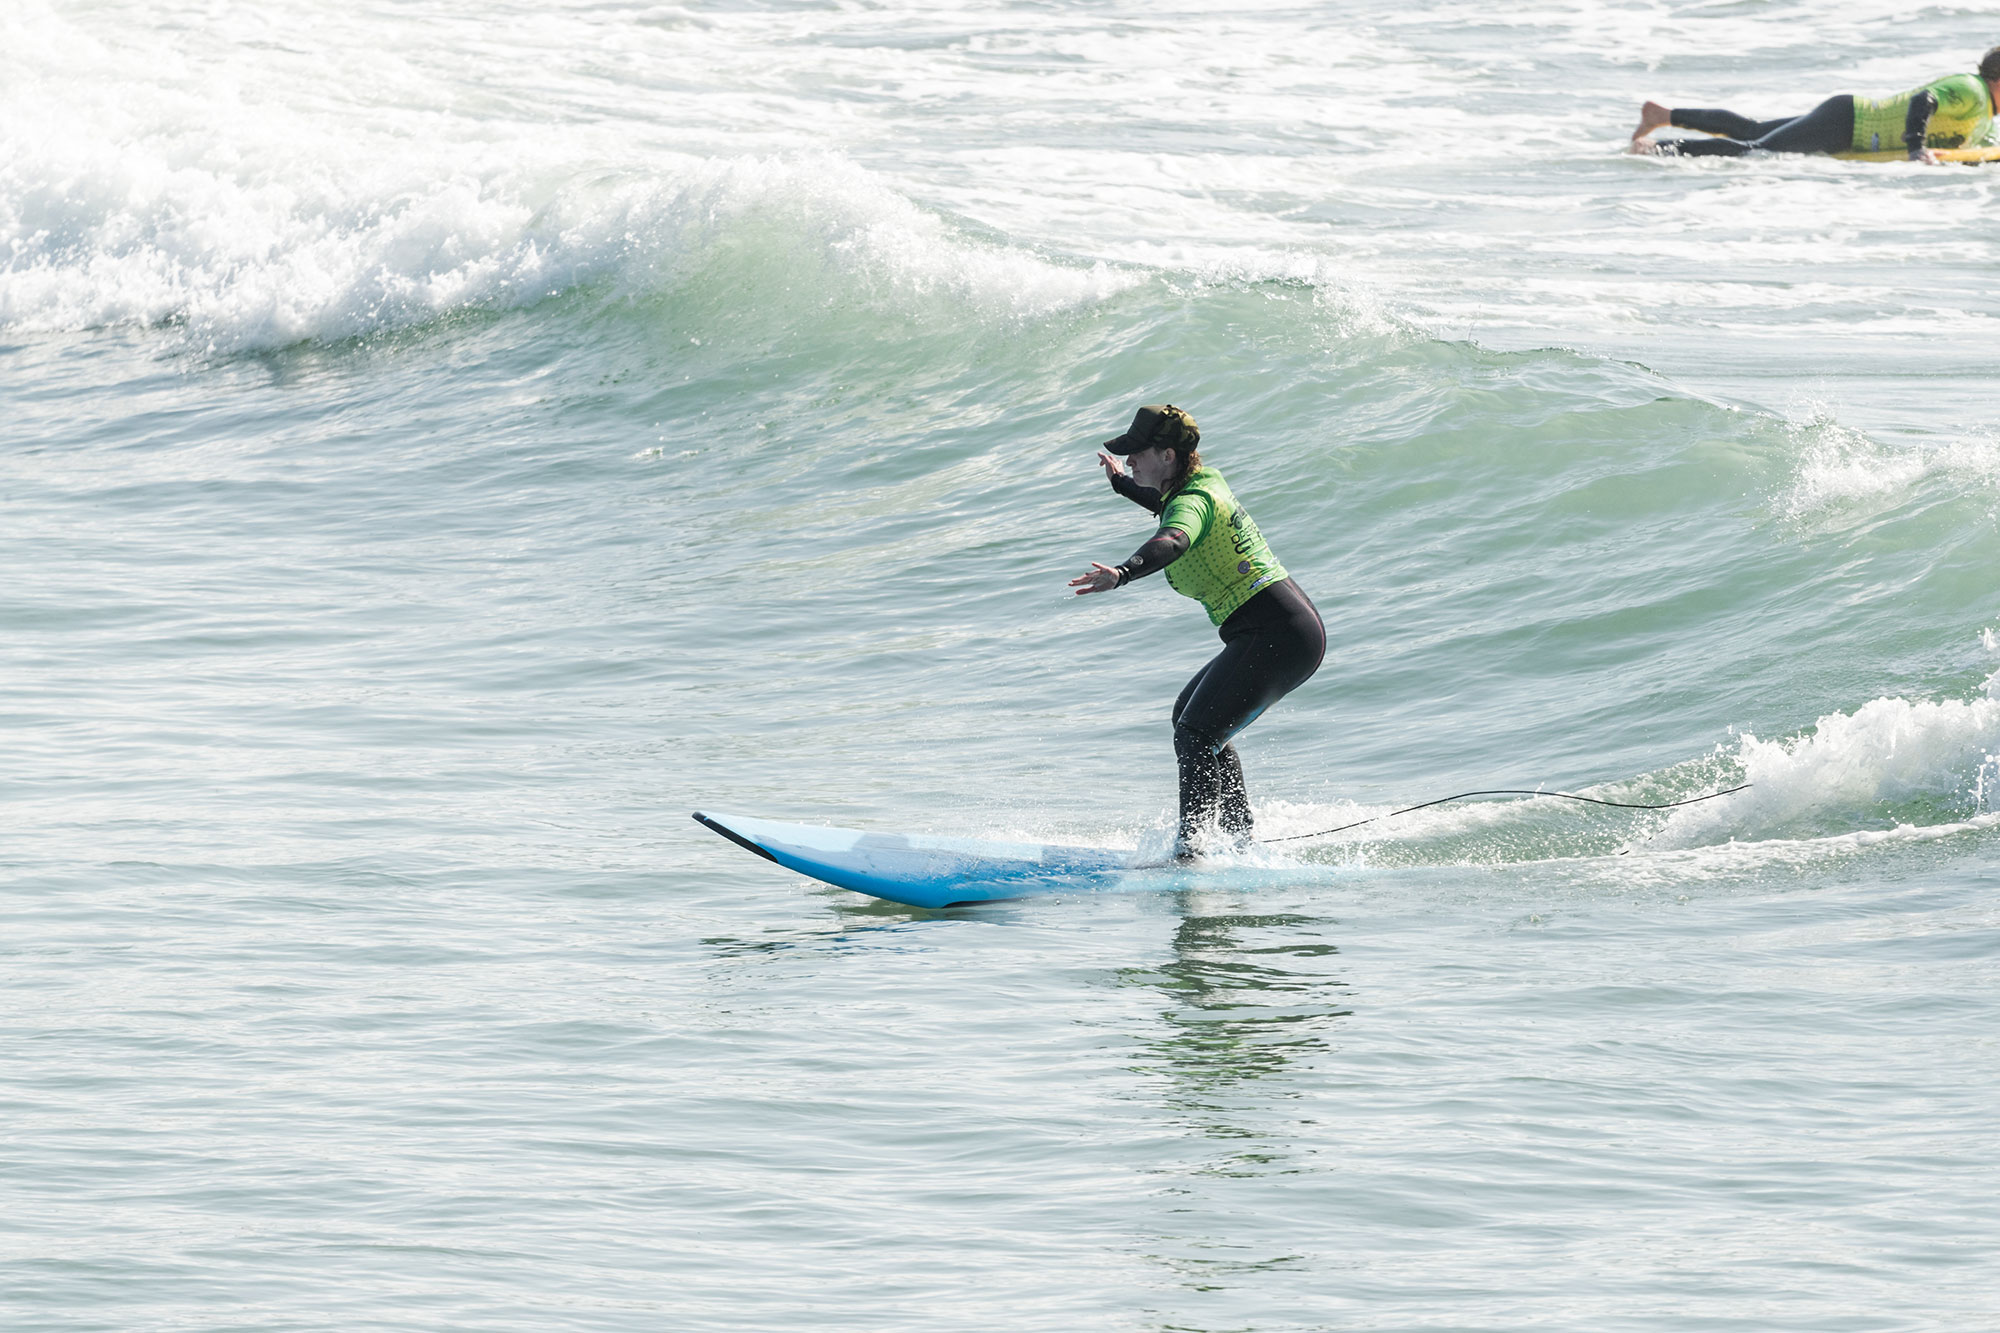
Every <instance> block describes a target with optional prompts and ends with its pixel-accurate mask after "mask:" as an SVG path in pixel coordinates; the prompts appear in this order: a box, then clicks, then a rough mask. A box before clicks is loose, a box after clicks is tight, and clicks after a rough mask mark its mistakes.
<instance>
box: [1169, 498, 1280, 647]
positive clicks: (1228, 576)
mask: <svg viewBox="0 0 2000 1333" xmlns="http://www.w3.org/2000/svg"><path fill="white" fill-rule="evenodd" d="M1160 528H1161V530H1163V531H1164V530H1165V529H1167V528H1179V529H1180V530H1181V531H1182V532H1184V533H1186V534H1187V539H1188V548H1187V552H1186V554H1184V555H1182V556H1181V558H1180V559H1178V560H1176V561H1174V562H1173V563H1172V564H1171V565H1168V566H1167V582H1168V583H1171V584H1173V585H1174V591H1175V592H1177V593H1180V594H1181V595H1182V596H1184V597H1192V598H1194V599H1195V600H1196V601H1198V602H1200V603H1201V604H1202V606H1204V607H1205V608H1207V610H1208V618H1209V620H1210V621H1211V622H1213V623H1214V624H1217V625H1220V624H1221V623H1222V622H1223V621H1225V620H1227V619H1229V613H1230V612H1232V611H1234V610H1235V609H1236V608H1237V607H1239V606H1241V605H1243V603H1245V602H1247V601H1249V600H1250V599H1251V598H1252V597H1253V596H1255V595H1256V594H1257V593H1258V592H1260V591H1262V590H1263V589H1265V588H1268V587H1270V586H1271V585H1272V584H1273V583H1277V582H1278V581H1280V580H1281V579H1283V578H1284V577H1285V567H1284V566H1283V565H1281V564H1279V563H1278V558H1277V557H1276V556H1274V555H1272V554H1271V548H1270V547H1269V546H1268V545H1266V544H1265V542H1264V534H1263V533H1261V532H1259V531H1257V522H1256V520H1255V519H1253V518H1251V517H1250V515H1249V513H1248V512H1246V511H1245V510H1244V508H1243V506H1242V505H1240V504H1238V503H1237V502H1236V497H1235V496H1234V495H1233V494H1231V493H1230V490H1229V483H1228V482H1226V481H1224V480H1223V479H1222V474H1221V473H1220V472H1217V471H1216V470H1215V469H1214V468H1212V467H1203V468H1196V469H1195V470H1194V471H1193V472H1192V473H1190V474H1189V475H1188V479H1187V481H1186V483H1185V484H1183V485H1182V486H1181V488H1180V489H1179V490H1177V491H1175V492H1174V493H1173V496H1172V497H1171V498H1170V499H1168V501H1167V503H1166V507H1165V508H1164V509H1162V510H1161V511H1160Z"/></svg>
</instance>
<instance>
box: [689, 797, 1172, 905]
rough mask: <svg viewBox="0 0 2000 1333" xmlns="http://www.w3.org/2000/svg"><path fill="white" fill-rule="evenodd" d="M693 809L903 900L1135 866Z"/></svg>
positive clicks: (770, 850) (730, 835)
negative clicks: (784, 822) (780, 821)
mask: <svg viewBox="0 0 2000 1333" xmlns="http://www.w3.org/2000/svg"><path fill="white" fill-rule="evenodd" d="M694 817H695V819H696V820H697V821H699V822H700V823H702V824H704V825H706V826H707V827H709V828H711V829H714V830H715V831H716V832H717V833H720V834H721V835H722V836H723V837H725V838H727V839H729V840H730V841H731V842H733V843H735V844H736V845H737V846H739V847H742V848H744V849H746V850H748V851H752V852H755V853H757V855H759V856H761V857H763V858H764V859H765V860H767V861H775V862H777V863H778V864H779V865H781V866H783V867H785V868H786V869H787V870H796V871H798V872H799V873H800V874H801V875H810V876H812V877H813V878H814V879H817V880H822V881H824V882H825V883H828V884H833V885H836V886H838V887H840V888H843V889H852V890H854V891H855V892H856V893H865V894H868V895H870V896H871V897H876V898H886V899H888V900H889V901H890V902H892V903H904V904H907V905H908V906H911V907H958V906H961V905H963V904H966V903H985V902H995V901H998V900H1000V899H1003V898H1025V897H1028V896H1029V895H1031V894H1038V893H1064V892H1074V891H1078V890H1087V889H1100V888H1105V887H1108V886H1109V885H1111V884H1114V883H1116V882H1117V881H1118V880H1120V879H1121V878H1123V877H1124V875H1125V872H1126V871H1128V870H1131V869H1136V868H1137V867H1134V866H1133V864H1132V862H1133V857H1134V854H1133V852H1131V851H1130V850H1127V849H1120V848H1115V847H1064V846H1059V845H1057V844H1054V843H1042V842H989V841H986V840H983V839H979V838H947V837H933V836H931V835H929V834H924V833H864V832H862V831H861V830H859V829H849V828H822V827H818V826H816V825H812V824H783V823H779V822H778V821H777V820H774V819H752V818H749V817H747V816H743V815H721V814H714V815H710V814H703V813H701V812H700V811H698V810H697V811H696V812H695V816H694Z"/></svg>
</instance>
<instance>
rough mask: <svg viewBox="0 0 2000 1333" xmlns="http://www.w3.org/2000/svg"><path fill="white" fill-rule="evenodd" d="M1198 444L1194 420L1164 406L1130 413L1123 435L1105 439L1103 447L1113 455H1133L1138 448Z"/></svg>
mask: <svg viewBox="0 0 2000 1333" xmlns="http://www.w3.org/2000/svg"><path fill="white" fill-rule="evenodd" d="M1200 443H1201V427H1199V426H1197V425H1195V424H1194V418H1193V417H1191V416H1189V415H1188V414H1187V413H1185V412H1183V411H1181V410H1180V409H1179V408H1178V407H1175V406H1174V405H1173V404H1172V403H1167V404H1165V405H1164V406H1161V407H1142V408H1140V409H1139V410H1138V411H1137V412H1135V413H1133V414H1132V425H1131V428H1130V429H1128V430H1127V431H1126V432H1125V433H1124V434H1123V435H1120V436H1118V437H1117V438H1116V439H1111V440H1106V441H1105V442H1104V447H1105V448H1106V449H1109V450H1110V451H1111V452H1112V453H1114V454H1134V453H1138V452H1139V451H1140V450H1141V449H1183V450H1186V449H1193V448H1195V447H1196V446H1197V445H1199V444H1200Z"/></svg>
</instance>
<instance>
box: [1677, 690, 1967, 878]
mask: <svg viewBox="0 0 2000 1333" xmlns="http://www.w3.org/2000/svg"><path fill="white" fill-rule="evenodd" d="M1996 751H2000V697H1996V695H1995V693H1994V691H1993V689H1992V682H1990V681H1989V682H1988V691H1987V693H1986V695H1985V696H1984V697H1981V698H1974V699H1964V700H1961V699H1943V700H1936V701H1931V700H1911V699H1902V698H1884V699H1874V700H1871V701H1870V702H1868V703H1866V704H1863V705H1862V706H1861V707H1860V708H1857V709H1856V710H1854V711H1853V712H1852V713H1830V714H1828V715H1827V716H1825V717H1822V718H1820V719H1819V721H1818V722H1817V723H1816V724H1815V726H1814V729H1813V731H1812V733H1811V734H1810V735H1805V736H1798V737H1793V738H1790V739H1782V740H1773V741H1764V740H1759V739H1758V738H1757V737H1756V736H1754V735H1751V734H1749V733H1744V734H1743V735H1741V736H1740V737H1738V739H1737V743H1736V753H1735V756H1734V757H1735V760H1736V763H1737V764H1738V765H1739V766H1740V767H1741V770H1742V773H1743V780H1744V781H1746V782H1748V783H1750V784H1751V790H1749V791H1747V792H1743V793H1741V794H1740V795H1737V796H1732V797H1730V798H1729V799H1728V800H1726V801H1717V802H1712V803H1704V804H1701V805H1694V806H1688V807H1685V808H1683V809H1680V810H1676V811H1674V813H1673V814H1672V816H1670V817H1669V819H1668V821H1667V824H1666V827H1665V828H1664V829H1663V830H1662V831H1661V832H1660V834H1659V835H1658V837H1657V838H1656V839H1655V841H1656V842H1657V843H1659V844H1660V845H1662V846H1666V847H1687V846H1693V845H1696V844H1700V843H1707V842H1715V841H1719V840H1722V839H1725V838H1733V839H1738V840H1750V839H1755V838H1758V837H1762V836H1784V835H1785V834H1786V833H1787V832H1788V831H1791V830H1796V829H1797V828H1798V827H1799V826H1800V825H1801V824H1805V825H1808V826H1810V825H1813V824H1819V825H1824V824H1826V823H1827V822H1830V821H1853V820H1856V819H1866V818H1879V807H1880V805H1881V803H1882V802H1885V801H1900V800H1908V799H1911V798H1914V797H1920V796H1935V797H1940V798H1944V799H1947V800H1952V799H1956V800H1962V801H1965V802H1966V803H1967V804H1968V805H1969V806H1970V807H1971V810H1970V811H1968V814H1971V813H1975V812H1976V813H1978V814H1984V813H1986V812H1988V811H1989V810H1990V809H1991V807H1992V806H1993V803H1994V798H1995V795H1996V787H1995V780H1996V778H2000V760H1996V756H1995V752H1996ZM1871 832H1879V830H1874V831H1871ZM1841 836H1853V835H1841Z"/></svg>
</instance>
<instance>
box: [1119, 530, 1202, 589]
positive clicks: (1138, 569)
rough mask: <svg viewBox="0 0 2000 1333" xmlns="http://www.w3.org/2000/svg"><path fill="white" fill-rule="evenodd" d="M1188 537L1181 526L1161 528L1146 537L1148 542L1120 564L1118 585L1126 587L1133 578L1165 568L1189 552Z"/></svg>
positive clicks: (1143, 576)
mask: <svg viewBox="0 0 2000 1333" xmlns="http://www.w3.org/2000/svg"><path fill="white" fill-rule="evenodd" d="M1187 548H1188V538H1187V534H1186V533H1185V532H1182V531H1181V530H1180V529H1179V528H1161V529H1160V530H1159V531H1158V532H1156V533H1154V534H1153V535H1152V536H1151V537H1148V538H1147V539H1146V544H1145V545H1144V546H1141V547H1140V548H1139V549H1138V550H1136V551H1134V552H1132V556H1131V558H1130V559H1129V560H1127V561H1126V562H1125V563H1124V564H1122V565H1119V566H1118V586H1119V587H1121V588H1122V587H1124V586H1125V585H1126V584H1128V583H1130V582H1131V581H1132V580H1133V579H1143V578H1145V577H1146V575H1148V574H1150V573H1152V572H1153V571H1154V570H1156V569H1165V568H1166V567H1167V566H1168V565H1171V564H1172V563H1174V561H1176V560H1178V559H1180V558H1181V557H1182V556H1184V555H1186V554H1187Z"/></svg>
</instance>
